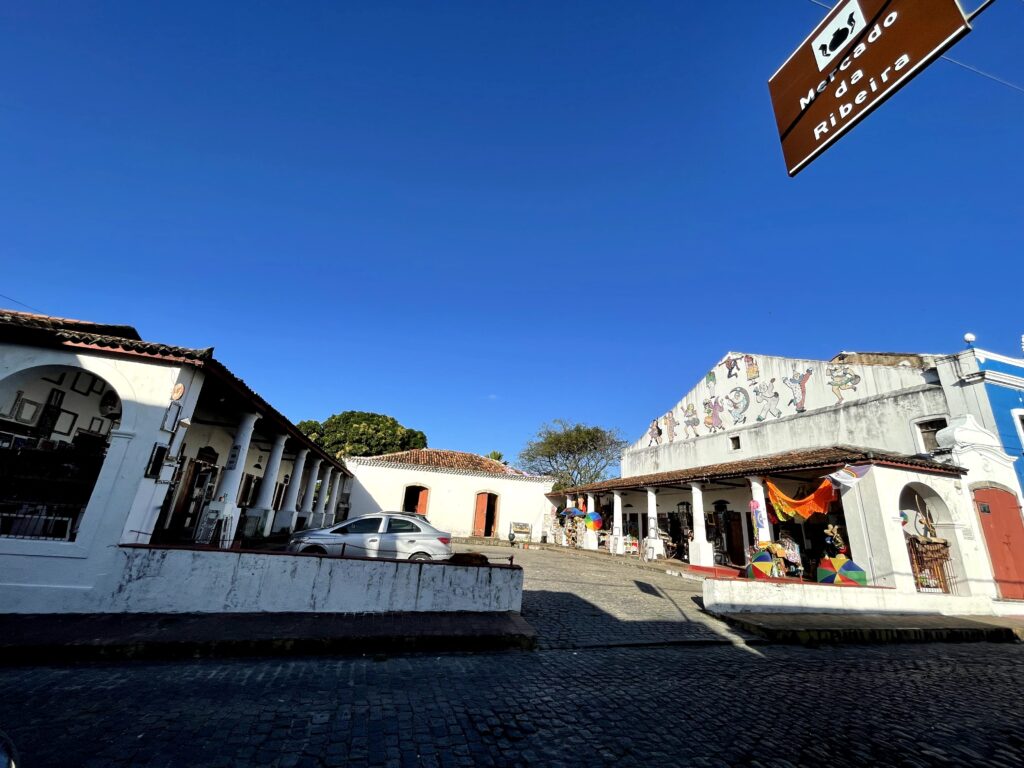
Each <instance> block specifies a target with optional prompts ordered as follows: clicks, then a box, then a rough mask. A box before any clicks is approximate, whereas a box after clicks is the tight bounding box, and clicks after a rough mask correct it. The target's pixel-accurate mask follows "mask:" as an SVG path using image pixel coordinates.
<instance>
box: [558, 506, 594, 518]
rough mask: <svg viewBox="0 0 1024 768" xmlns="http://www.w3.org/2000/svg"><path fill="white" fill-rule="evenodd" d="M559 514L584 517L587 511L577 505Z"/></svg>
mask: <svg viewBox="0 0 1024 768" xmlns="http://www.w3.org/2000/svg"><path fill="white" fill-rule="evenodd" d="M558 514H560V515H564V516H566V517H583V516H584V515H585V514H587V513H586V512H584V511H583V510H582V509H576V507H569V508H568V509H563V510H562V511H561V512H559V513H558Z"/></svg>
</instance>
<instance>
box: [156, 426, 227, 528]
mask: <svg viewBox="0 0 1024 768" xmlns="http://www.w3.org/2000/svg"><path fill="white" fill-rule="evenodd" d="M219 458H220V456H219V455H218V454H217V451H215V450H214V449H213V448H211V447H210V446H208V445H206V446H203V447H202V448H200V449H199V450H198V451H196V455H195V458H192V459H189V460H188V461H187V462H186V463H185V464H184V465H183V466H181V467H180V468H179V470H178V471H177V472H176V473H175V478H174V479H173V480H172V484H171V488H170V489H169V490H168V493H167V496H166V497H165V499H164V505H163V507H162V508H161V510H160V517H159V518H158V519H157V522H156V527H155V528H154V529H153V536H152V537H151V538H150V543H151V544H180V543H186V542H191V541H192V540H193V539H195V532H196V525H197V524H198V522H199V518H200V515H201V514H202V512H203V509H205V508H206V505H207V504H209V503H210V502H211V501H213V493H214V491H215V490H216V488H217V478H218V477H219V475H220V468H219V467H218V466H217V461H218V460H219Z"/></svg>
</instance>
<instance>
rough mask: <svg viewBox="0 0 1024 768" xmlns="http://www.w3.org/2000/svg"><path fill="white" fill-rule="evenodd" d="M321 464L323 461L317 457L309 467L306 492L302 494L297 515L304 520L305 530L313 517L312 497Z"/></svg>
mask: <svg viewBox="0 0 1024 768" xmlns="http://www.w3.org/2000/svg"><path fill="white" fill-rule="evenodd" d="M322 463H323V459H321V458H320V457H319V456H318V457H316V458H315V459H313V463H312V464H310V465H309V472H308V473H307V474H308V477H307V479H306V492H305V493H304V494H302V506H300V507H299V514H300V515H302V516H304V517H305V518H306V523H305V525H306V527H307V528H309V524H310V521H311V518H312V517H313V497H314V496H315V495H316V481H317V478H318V477H319V476H320V464H322Z"/></svg>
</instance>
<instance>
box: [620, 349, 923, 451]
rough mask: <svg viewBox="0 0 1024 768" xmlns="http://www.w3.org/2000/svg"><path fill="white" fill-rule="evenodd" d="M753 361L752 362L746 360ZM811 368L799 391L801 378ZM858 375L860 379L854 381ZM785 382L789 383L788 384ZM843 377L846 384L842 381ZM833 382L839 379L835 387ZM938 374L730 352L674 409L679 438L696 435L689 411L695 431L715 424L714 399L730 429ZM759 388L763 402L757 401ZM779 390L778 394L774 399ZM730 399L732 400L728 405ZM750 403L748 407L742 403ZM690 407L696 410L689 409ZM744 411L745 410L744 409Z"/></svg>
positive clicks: (645, 440)
mask: <svg viewBox="0 0 1024 768" xmlns="http://www.w3.org/2000/svg"><path fill="white" fill-rule="evenodd" d="M728 360H738V361H739V363H738V367H737V368H734V370H733V374H734V375H733V376H730V375H729V369H728V367H727V365H726V361H728ZM748 360H749V361H752V363H753V364H752V365H751V364H749V363H748ZM808 371H809V372H810V374H809V378H807V380H806V381H805V382H804V386H803V390H802V392H801V390H800V386H799V381H798V379H799V378H800V377H801V376H803V375H804V374H806V373H807V372H808ZM846 374H849V379H846V378H845V377H846ZM853 378H856V379H857V380H856V382H854V381H853ZM787 381H789V382H790V383H789V384H787ZM844 381H845V383H843V382H844ZM833 383H839V387H838V391H833ZM937 383H938V377H937V376H936V375H935V374H933V373H929V372H927V371H924V370H921V369H918V368H912V367H909V366H899V365H895V366H887V365H853V364H843V363H839V364H837V363H831V362H828V361H825V360H803V359H796V358H788V357H771V356H767V355H747V354H744V353H742V352H730V353H728V354H727V355H726V356H725V357H723V358H722V360H720V361H719V362H718V364H717V365H715V367H714V368H712V369H711V371H709V372H708V373H707V374H706V375H705V377H704V379H703V380H702V381H700V382H699V383H698V384H697V385H696V386H695V387H694V388H693V389H691V390H690V391H689V392H688V393H687V394H686V396H685V397H684V398H683V399H682V400H680V401H679V403H677V404H676V405H675V406H673V408H672V409H671V410H670V413H671V415H672V417H673V419H674V420H675V422H676V424H677V426H676V427H675V433H676V438H683V439H685V438H686V437H692V436H693V432H692V430H691V431H689V432H687V429H686V418H687V414H688V413H689V414H695V415H696V416H697V417H699V423H698V424H697V425H696V427H695V429H696V431H697V433H698V435H706V434H709V433H711V432H712V431H713V428H712V427H711V426H709V425H708V424H707V423H706V422H705V418H706V417H708V416H709V410H708V407H709V406H710V405H711V404H713V403H714V402H715V401H716V400H717V401H718V404H719V405H721V406H722V410H721V412H720V414H719V418H720V421H721V426H722V428H723V429H725V430H727V431H728V430H730V429H732V428H733V427H734V426H737V425H740V424H752V423H754V422H755V420H756V419H758V418H759V417H761V416H763V417H764V419H765V420H771V419H775V418H779V417H780V416H777V415H776V413H778V414H781V416H787V415H792V414H795V413H800V412H804V411H806V412H810V411H815V410H817V409H819V408H828V407H831V406H834V405H837V404H838V403H840V402H843V403H847V404H848V403H853V402H856V401H858V400H863V399H865V398H870V397H874V396H876V395H880V394H885V393H891V392H896V391H898V390H904V389H910V388H912V387H917V386H922V385H925V384H937ZM758 391H760V392H761V395H762V400H761V401H759V400H758ZM774 394H777V395H778V397H777V398H775V397H773V395H774ZM730 399H731V400H732V403H730V402H729V401H730ZM744 403H747V405H746V408H744V407H743V404H744ZM691 407H692V410H691ZM741 411H742V412H741ZM667 415H668V414H666V415H663V416H660V417H659V418H658V423H659V425H660V426H661V427H662V442H663V443H666V442H668V441H669V433H670V432H671V431H672V429H671V424H670V423H667V422H666V416H667ZM649 443H650V436H649V435H648V433H647V432H646V431H645V433H644V435H643V436H642V437H641V438H640V439H639V440H637V441H636V443H634V444H633V446H632V447H633V448H646V447H647V446H648V445H649Z"/></svg>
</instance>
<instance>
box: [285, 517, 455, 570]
mask: <svg viewBox="0 0 1024 768" xmlns="http://www.w3.org/2000/svg"><path fill="white" fill-rule="evenodd" d="M451 545H452V535H451V534H450V533H448V532H447V531H439V530H438V529H437V528H435V527H434V526H432V525H431V524H430V523H429V522H428V521H427V519H426V518H425V517H422V516H420V515H413V514H408V513H405V512H376V513H373V514H369V515H362V516H360V517H354V518H352V519H351V520H346V521H344V522H342V523H338V524H337V525H332V526H331V527H329V528H317V529H315V530H310V531H298V532H297V533H296V534H295V535H294V536H292V537H291V539H289V540H288V551H289V552H307V553H310V554H318V555H335V556H341V555H345V556H349V557H384V558H389V559H392V560H447V559H448V558H449V557H451V555H452V546H451Z"/></svg>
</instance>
